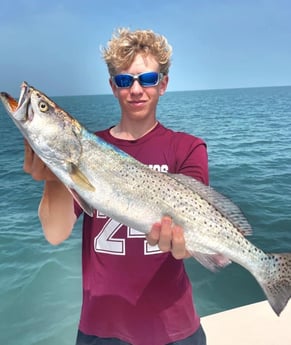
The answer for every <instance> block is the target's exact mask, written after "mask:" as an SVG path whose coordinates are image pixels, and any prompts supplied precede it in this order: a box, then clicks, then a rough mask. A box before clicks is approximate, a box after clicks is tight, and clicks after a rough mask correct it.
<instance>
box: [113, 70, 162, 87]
mask: <svg viewBox="0 0 291 345" xmlns="http://www.w3.org/2000/svg"><path fill="white" fill-rule="evenodd" d="M162 77H163V74H162V73H158V72H144V73H140V74H136V75H133V74H117V75H115V76H113V77H111V78H112V80H113V81H114V83H115V85H116V86H117V87H118V88H130V87H131V86H132V84H133V83H134V81H135V80H137V81H138V82H139V84H140V85H141V86H142V87H152V86H156V85H158V84H159V82H160V80H161V79H162Z"/></svg>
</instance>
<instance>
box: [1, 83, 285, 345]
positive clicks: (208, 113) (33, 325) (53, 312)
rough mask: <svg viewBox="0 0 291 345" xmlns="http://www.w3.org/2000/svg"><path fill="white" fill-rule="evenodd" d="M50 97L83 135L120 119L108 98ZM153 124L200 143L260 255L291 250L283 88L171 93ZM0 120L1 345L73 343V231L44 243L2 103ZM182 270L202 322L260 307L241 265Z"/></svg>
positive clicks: (35, 188)
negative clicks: (239, 308)
mask: <svg viewBox="0 0 291 345" xmlns="http://www.w3.org/2000/svg"><path fill="white" fill-rule="evenodd" d="M15 96H16V97H17V96H18V95H15ZM54 99H55V101H56V102H57V103H58V104H59V105H60V106H62V107H63V108H64V109H66V110H67V111H69V112H70V113H71V114H72V115H74V116H75V117H77V118H78V120H80V121H81V122H82V123H83V124H85V125H86V126H87V127H88V128H89V129H91V130H97V129H101V128H105V127H108V126H109V125H112V124H114V123H116V122H117V121H118V118H119V107H118V104H117V102H116V100H115V99H114V98H113V97H112V96H109V95H106V96H80V97H55V98H54ZM158 118H159V120H160V121H161V122H162V123H163V124H164V125H166V126H168V127H171V128H173V129H175V130H181V131H186V132H188V133H192V134H195V135H197V136H200V137H202V138H204V139H205V141H206V142H207V145H208V154H209V168H210V179H211V185H212V186H213V187H215V188H216V189H217V190H218V191H220V192H221V193H223V194H225V195H227V196H228V197H230V198H231V199H232V200H233V201H234V202H235V203H236V204H237V205H239V206H240V207H241V209H242V210H243V212H244V214H245V215H246V217H247V218H248V220H249V222H250V223H251V225H252V227H253V229H254V233H253V235H252V236H251V237H250V240H251V241H252V242H253V243H254V244H255V245H257V246H259V247H260V248H262V249H263V250H265V251H267V252H291V212H290V210H291V87H268V88H251V89H230V90H211V91H189V92H169V93H168V94H166V95H164V96H163V97H162V98H161V101H160V104H159V108H158ZM0 119H1V122H0V182H1V183H0V195H1V198H0V344H5V345H20V344H21V345H36V344H37V345H55V344H62V345H72V344H74V341H75V336H76V332H77V326H78V320H79V313H80V306H81V298H82V296H81V250H80V247H81V223H80V221H79V222H78V224H77V225H76V227H75V229H74V231H73V234H72V236H71V237H70V239H69V240H67V241H66V242H64V243H63V244H61V245H60V246H57V247H54V246H51V245H50V244H48V243H47V242H46V240H45V239H44V237H43V234H42V230H41V227H40V224H39V221H38V217H37V209H38V203H39V200H40V198H41V193H42V182H35V181H32V180H31V178H30V176H28V175H26V174H25V173H24V172H23V170H22V164H23V139H22V137H21V135H20V133H19V131H18V129H17V128H16V127H15V126H14V124H13V123H12V121H11V120H10V119H9V117H8V115H7V114H6V113H5V111H4V108H3V107H2V105H0ZM186 266H187V271H188V273H189V275H190V278H191V281H192V284H193V291H194V296H195V300H196V306H197V309H198V311H199V313H200V315H201V316H205V315H208V314H212V313H215V312H219V311H223V310H226V309H230V308H233V307H237V306H241V305H244V304H248V303H253V302H257V301H260V300H263V299H265V297H264V295H263V293H262V291H261V289H260V287H259V286H258V284H257V283H256V281H255V280H254V278H253V277H252V276H251V275H250V274H249V272H247V271H246V270H244V269H243V268H242V267H241V266H239V265H236V264H232V265H230V266H228V267H227V268H225V269H223V270H221V271H220V272H218V273H215V274H214V273H211V272H209V271H207V270H206V269H205V268H203V267H202V266H201V265H200V264H198V263H197V262H196V261H195V260H192V259H189V260H187V261H186ZM270 312H272V311H271V310H270Z"/></svg>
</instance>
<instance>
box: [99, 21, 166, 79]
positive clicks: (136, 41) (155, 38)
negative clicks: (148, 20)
mask: <svg viewBox="0 0 291 345" xmlns="http://www.w3.org/2000/svg"><path fill="white" fill-rule="evenodd" d="M140 53H141V54H144V55H148V54H150V55H152V56H153V57H154V58H155V59H156V61H157V62H158V63H159V65H160V72H161V73H163V74H164V75H167V74H168V73H169V67H170V64H171V62H170V59H171V55H172V47H171V46H170V45H169V44H168V41H167V39H166V38H165V37H164V36H162V35H158V34H155V33H154V32H153V31H152V30H136V31H130V30H129V29H126V28H120V29H117V31H116V32H115V33H113V35H112V39H111V40H110V41H109V42H108V44H107V47H104V48H103V49H102V55H103V58H104V60H105V62H106V64H107V67H108V71H109V74H110V75H111V76H114V75H115V74H116V73H118V71H119V70H121V69H127V68H128V67H129V66H130V65H131V64H132V62H133V60H134V58H135V56H136V55H137V54H140Z"/></svg>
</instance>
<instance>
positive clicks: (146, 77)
mask: <svg viewBox="0 0 291 345" xmlns="http://www.w3.org/2000/svg"><path fill="white" fill-rule="evenodd" d="M158 81H159V73H157V72H147V73H143V74H140V75H139V82H140V85H141V86H144V87H147V86H155V85H157V84H158Z"/></svg>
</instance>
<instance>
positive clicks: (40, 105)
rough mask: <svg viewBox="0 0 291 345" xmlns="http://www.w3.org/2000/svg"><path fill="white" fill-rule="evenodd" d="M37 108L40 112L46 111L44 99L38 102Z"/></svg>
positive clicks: (46, 106)
mask: <svg viewBox="0 0 291 345" xmlns="http://www.w3.org/2000/svg"><path fill="white" fill-rule="evenodd" d="M38 107H39V110H40V111H42V112H45V111H48V105H47V103H46V102H44V101H40V102H39V104H38Z"/></svg>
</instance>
